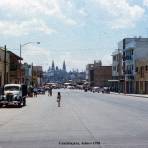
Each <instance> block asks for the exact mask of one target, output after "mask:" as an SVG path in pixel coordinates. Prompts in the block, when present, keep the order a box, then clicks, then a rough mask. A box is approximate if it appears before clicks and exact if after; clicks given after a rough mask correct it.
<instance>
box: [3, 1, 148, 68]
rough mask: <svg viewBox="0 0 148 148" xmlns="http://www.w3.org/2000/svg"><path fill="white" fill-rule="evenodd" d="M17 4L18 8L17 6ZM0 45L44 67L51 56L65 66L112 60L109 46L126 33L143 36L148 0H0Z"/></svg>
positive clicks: (146, 29)
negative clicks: (64, 63)
mask: <svg viewBox="0 0 148 148" xmlns="http://www.w3.org/2000/svg"><path fill="white" fill-rule="evenodd" d="M16 8H17V9H16ZM0 17H1V20H0V31H1V41H0V46H4V45H7V48H8V49H10V50H11V51H13V52H14V53H16V54H18V55H19V45H20V44H24V43H27V42H38V41H39V42H40V43H41V44H40V45H36V44H30V45H26V46H24V47H23V48H22V57H23V58H24V62H28V63H29V64H30V63H32V62H33V63H34V64H35V65H42V66H43V67H44V70H47V69H48V67H49V66H50V65H51V62H52V60H54V61H55V63H56V65H57V66H59V67H61V65H62V63H63V61H64V60H65V62H66V65H67V69H68V70H70V69H77V68H78V69H79V70H80V71H81V70H85V68H86V67H85V66H86V65H87V64H88V63H93V62H94V60H102V64H103V65H111V64H112V57H111V54H112V52H113V51H114V50H115V49H116V48H117V46H118V42H119V41H120V40H122V39H123V38H126V37H134V36H142V37H148V26H147V20H148V0H103V1H101V0H87V1H85V0H42V1H41V0H30V1H29V0H13V1H11V0H5V1H0Z"/></svg>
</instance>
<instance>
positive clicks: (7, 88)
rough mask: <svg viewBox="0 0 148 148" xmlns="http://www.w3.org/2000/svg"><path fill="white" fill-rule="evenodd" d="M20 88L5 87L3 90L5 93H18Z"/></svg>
mask: <svg viewBox="0 0 148 148" xmlns="http://www.w3.org/2000/svg"><path fill="white" fill-rule="evenodd" d="M19 89H20V87H18V86H6V87H5V88H4V90H5V91H19Z"/></svg>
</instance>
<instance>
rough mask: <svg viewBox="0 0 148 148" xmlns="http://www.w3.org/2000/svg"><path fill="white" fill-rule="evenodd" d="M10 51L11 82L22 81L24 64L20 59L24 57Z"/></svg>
mask: <svg viewBox="0 0 148 148" xmlns="http://www.w3.org/2000/svg"><path fill="white" fill-rule="evenodd" d="M8 53H9V55H10V69H9V71H10V83H21V79H22V68H21V67H22V66H21V62H20V60H23V59H22V58H21V57H19V56H18V55H16V54H15V53H13V52H11V51H8Z"/></svg>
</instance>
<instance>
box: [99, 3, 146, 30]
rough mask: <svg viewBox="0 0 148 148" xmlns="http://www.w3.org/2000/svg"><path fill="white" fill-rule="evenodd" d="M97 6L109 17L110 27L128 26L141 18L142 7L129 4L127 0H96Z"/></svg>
mask: <svg viewBox="0 0 148 148" xmlns="http://www.w3.org/2000/svg"><path fill="white" fill-rule="evenodd" d="M96 1H97V3H98V4H99V6H100V7H101V8H102V10H104V12H105V13H106V12H107V14H108V18H109V17H110V21H109V24H110V25H111V26H112V28H115V29H121V28H130V27H134V26H135V24H136V23H137V22H138V21H140V19H142V17H143V15H144V8H142V7H140V6H138V5H136V4H135V5H130V4H129V3H128V1H127V0H103V1H101V0H96Z"/></svg>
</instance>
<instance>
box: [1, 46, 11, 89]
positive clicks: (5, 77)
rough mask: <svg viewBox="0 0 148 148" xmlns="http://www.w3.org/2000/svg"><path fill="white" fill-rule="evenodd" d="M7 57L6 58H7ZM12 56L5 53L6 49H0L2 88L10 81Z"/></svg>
mask: <svg viewBox="0 0 148 148" xmlns="http://www.w3.org/2000/svg"><path fill="white" fill-rule="evenodd" d="M5 55H6V58H5ZM9 68H10V55H9V53H8V52H6V53H5V49H4V48H0V87H2V86H3V85H4V84H6V83H9V81H10V71H9Z"/></svg>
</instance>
